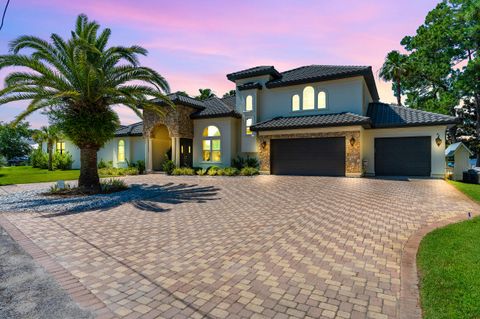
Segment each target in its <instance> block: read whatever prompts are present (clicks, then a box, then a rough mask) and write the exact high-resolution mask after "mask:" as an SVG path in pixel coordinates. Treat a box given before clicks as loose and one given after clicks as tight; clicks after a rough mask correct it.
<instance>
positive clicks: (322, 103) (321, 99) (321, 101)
mask: <svg viewBox="0 0 480 319" xmlns="http://www.w3.org/2000/svg"><path fill="white" fill-rule="evenodd" d="M318 108H319V109H325V108H327V93H326V92H325V91H320V92H318Z"/></svg>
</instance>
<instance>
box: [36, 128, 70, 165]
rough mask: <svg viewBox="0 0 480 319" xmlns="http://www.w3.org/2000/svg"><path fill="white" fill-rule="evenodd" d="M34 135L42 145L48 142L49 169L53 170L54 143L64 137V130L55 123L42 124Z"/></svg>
mask: <svg viewBox="0 0 480 319" xmlns="http://www.w3.org/2000/svg"><path fill="white" fill-rule="evenodd" d="M32 137H33V139H34V140H35V141H36V142H37V143H38V144H39V145H40V146H41V145H42V143H46V144H47V153H48V170H49V171H53V145H54V144H55V143H56V142H57V141H58V140H60V139H62V138H63V134H62V132H61V131H60V129H59V128H58V127H57V126H55V125H50V126H42V127H41V128H40V129H39V130H37V131H35V132H34V134H33V135H32Z"/></svg>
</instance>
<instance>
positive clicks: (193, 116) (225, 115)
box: [190, 111, 242, 120]
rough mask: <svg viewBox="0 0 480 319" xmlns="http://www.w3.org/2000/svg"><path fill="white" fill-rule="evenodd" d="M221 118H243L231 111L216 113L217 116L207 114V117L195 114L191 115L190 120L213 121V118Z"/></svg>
mask: <svg viewBox="0 0 480 319" xmlns="http://www.w3.org/2000/svg"><path fill="white" fill-rule="evenodd" d="M220 117H234V118H238V119H239V118H242V115H241V114H239V113H237V112H235V111H231V112H228V113H216V114H205V115H199V114H196V113H193V114H192V115H190V118H191V119H193V120H199V119H212V118H220Z"/></svg>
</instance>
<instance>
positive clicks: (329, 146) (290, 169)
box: [270, 137, 345, 176]
mask: <svg viewBox="0 0 480 319" xmlns="http://www.w3.org/2000/svg"><path fill="white" fill-rule="evenodd" d="M270 165H271V172H272V174H278V175H317V176H345V138H344V137H332V138H330V137H329V138H297V139H278V140H277V139H273V140H271V150H270Z"/></svg>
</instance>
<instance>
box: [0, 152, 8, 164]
mask: <svg viewBox="0 0 480 319" xmlns="http://www.w3.org/2000/svg"><path fill="white" fill-rule="evenodd" d="M7 165H8V161H7V159H6V158H5V156H2V155H0V167H3V166H7Z"/></svg>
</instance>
